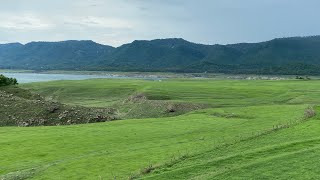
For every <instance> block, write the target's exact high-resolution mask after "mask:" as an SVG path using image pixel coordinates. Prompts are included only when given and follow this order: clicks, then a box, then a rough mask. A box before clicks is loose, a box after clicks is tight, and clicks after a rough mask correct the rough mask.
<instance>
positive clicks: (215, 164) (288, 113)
mask: <svg viewBox="0 0 320 180" xmlns="http://www.w3.org/2000/svg"><path fill="white" fill-rule="evenodd" d="M21 87H23V88H26V89H30V90H32V91H34V92H37V93H40V94H41V95H43V96H44V97H46V98H47V99H52V100H58V101H61V102H63V103H66V104H69V105H82V106H90V107H110V106H115V107H119V105H121V104H122V105H124V106H125V105H126V104H128V102H127V99H128V97H130V96H132V95H137V94H143V95H144V96H143V97H145V98H146V100H144V101H139V103H138V104H136V106H141V104H143V103H150V106H149V105H148V106H142V107H143V109H140V110H143V111H149V110H150V108H152V107H151V104H152V103H153V102H155V103H159V102H170V103H186V104H191V105H199V106H200V105H203V107H202V108H204V107H205V109H198V110H195V111H191V112H188V113H186V114H182V115H179V116H174V117H164V116H163V115H161V114H160V115H159V116H158V118H146V119H130V120H120V121H112V122H106V123H96V124H83V125H72V126H52V127H44V126H43V127H28V128H21V127H1V128H0V134H1V138H0V152H1V153H0V159H1V161H0V179H28V178H30V179H114V178H116V179H128V178H134V177H135V178H146V179H188V178H189V179H231V178H240V179H261V178H262V179H263V178H266V179H268V178H271V179H272V178H273V177H275V176H277V177H279V178H280V179H288V178H290V179H292V178H295V177H296V179H305V178H310V179H311V178H314V179H317V177H318V176H317V174H318V169H319V168H318V167H319V166H320V164H319V163H318V162H316V160H317V159H318V158H317V153H319V152H318V148H319V146H318V144H319V142H320V141H319V140H318V138H319V136H318V134H317V132H318V130H319V128H318V127H319V122H320V121H319V120H318V119H320V118H319V117H318V116H316V117H313V118H312V117H311V116H308V114H306V112H308V111H306V109H307V110H308V109H310V106H315V105H318V104H319V102H320V96H319V91H320V83H319V81H317V80H311V81H298V80H284V81H260V80H259V81H248V80H210V79H201V80H190V79H176V80H163V81H161V82H160V81H146V80H105V79H104V80H103V79H97V80H83V81H56V82H47V83H32V84H24V85H22V86H21ZM125 108H129V109H130V108H132V107H131V106H128V107H125ZM120 109H121V108H120ZM318 109H319V108H317V107H316V109H315V110H316V111H317V112H318ZM161 111H162V110H161ZM159 113H160V112H159ZM310 164H311V165H310ZM290 167H291V168H290Z"/></svg>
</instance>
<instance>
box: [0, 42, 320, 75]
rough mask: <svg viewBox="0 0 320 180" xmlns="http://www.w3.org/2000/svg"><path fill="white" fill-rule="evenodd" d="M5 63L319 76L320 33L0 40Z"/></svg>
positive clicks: (1, 61)
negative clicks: (209, 40) (235, 40)
mask: <svg viewBox="0 0 320 180" xmlns="http://www.w3.org/2000/svg"><path fill="white" fill-rule="evenodd" d="M0 68H6V69H8V68H9V69H33V70H53V69H55V70H57V69H58V70H116V71H172V72H214V73H256V74H306V75H308V74H309V75H311V74H314V75H316V74H317V75H319V74H320V36H311V37H292V38H280V39H274V40H271V41H266V42H261V43H241V44H230V45H202V44H195V43H191V42H188V41H186V40H183V39H157V40H151V41H133V42H132V43H129V44H125V45H122V46H120V47H118V48H114V47H111V46H106V45H101V44H98V43H95V42H93V41H63V42H31V43H28V44H25V45H22V44H20V43H11V44H1V45H0Z"/></svg>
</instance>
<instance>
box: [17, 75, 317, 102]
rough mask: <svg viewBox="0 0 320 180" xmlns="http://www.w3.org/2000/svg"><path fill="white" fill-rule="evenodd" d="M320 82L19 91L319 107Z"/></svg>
mask: <svg viewBox="0 0 320 180" xmlns="http://www.w3.org/2000/svg"><path fill="white" fill-rule="evenodd" d="M319 82H320V81H318V80H311V81H299V80H284V81H267V80H265V81H263V80H257V81H249V80H212V79H204V80H190V79H177V80H163V81H161V82H159V81H147V80H118V79H117V80H115V79H95V80H83V81H55V82H47V83H30V84H24V85H22V87H24V88H27V89H31V90H33V91H35V92H38V93H40V94H41V95H43V96H45V97H47V98H50V99H56V100H59V101H61V102H63V103H67V104H71V105H83V106H97V107H103V106H107V105H112V104H114V103H117V102H121V101H123V100H124V99H126V98H127V97H128V96H130V95H132V94H134V93H144V94H146V96H147V97H148V99H150V100H170V101H178V102H188V103H204V104H210V105H211V106H213V107H226V106H228V107H229V106H233V107H234V106H252V105H267V104H318V103H319V102H320V96H319V95H318V94H319V93H320V83H319Z"/></svg>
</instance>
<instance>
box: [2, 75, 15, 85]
mask: <svg viewBox="0 0 320 180" xmlns="http://www.w3.org/2000/svg"><path fill="white" fill-rule="evenodd" d="M16 84H18V81H17V79H16V78H9V77H6V76H4V75H2V74H0V86H8V85H16Z"/></svg>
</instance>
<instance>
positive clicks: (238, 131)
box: [0, 105, 305, 179]
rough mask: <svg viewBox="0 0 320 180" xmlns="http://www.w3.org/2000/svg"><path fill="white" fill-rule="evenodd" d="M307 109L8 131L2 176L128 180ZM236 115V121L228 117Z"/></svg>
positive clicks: (1, 146) (1, 144)
mask: <svg viewBox="0 0 320 180" xmlns="http://www.w3.org/2000/svg"><path fill="white" fill-rule="evenodd" d="M304 109H305V106H304V105H299V106H261V107H243V108H226V109H211V110H200V111H197V112H194V113H189V114H186V115H182V116H178V117H174V118H157V119H144V120H131V121H114V122H110V123H99V124H89V125H74V126H60V127H59V126H57V127H31V128H16V127H3V128H0V134H1V137H2V138H1V139H0V151H1V154H0V159H1V161H0V174H2V175H6V174H7V176H6V177H8V176H10V177H12V176H16V175H18V177H19V176H20V177H23V176H31V177H33V178H34V179H48V178H52V177H54V178H55V179H59V178H61V179H82V178H83V179H88V178H89V179H90V178H93V179H96V178H99V177H102V178H105V179H110V178H112V177H113V176H117V177H119V178H124V177H128V176H129V175H130V172H136V173H137V171H139V169H140V168H143V167H145V166H147V165H149V164H156V163H162V162H165V161H167V160H169V159H170V158H171V157H172V155H176V156H177V155H179V152H180V153H181V152H182V153H185V152H188V153H189V154H193V153H199V152H204V151H207V150H209V149H211V148H212V147H213V146H214V145H215V144H218V143H222V142H233V141H235V140H238V139H239V136H241V137H246V136H251V135H252V133H256V132H259V131H263V130H265V129H270V128H272V127H273V125H276V124H279V123H286V122H287V121H289V120H296V119H299V118H300V117H301V116H302V115H303V111H304ZM230 113H234V116H233V117H231V118H230V117H227V116H223V114H230ZM217 114H220V115H221V116H217ZM10 173H11V174H10ZM32 173H34V174H32Z"/></svg>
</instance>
